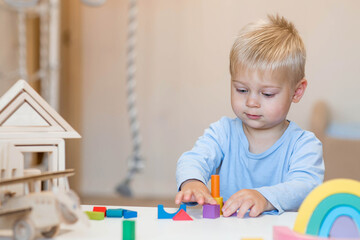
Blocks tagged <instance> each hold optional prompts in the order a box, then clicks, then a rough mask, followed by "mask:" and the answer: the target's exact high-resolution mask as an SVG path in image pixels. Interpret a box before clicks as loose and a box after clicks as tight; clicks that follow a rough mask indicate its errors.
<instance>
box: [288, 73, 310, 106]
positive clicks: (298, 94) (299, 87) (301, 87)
mask: <svg viewBox="0 0 360 240" xmlns="http://www.w3.org/2000/svg"><path fill="white" fill-rule="evenodd" d="M306 87H307V80H306V79H305V78H303V79H301V80H300V82H298V83H297V84H296V87H295V93H294V96H293V99H292V101H293V102H294V103H298V102H299V101H300V99H301V98H302V96H303V95H304V93H305V90H306Z"/></svg>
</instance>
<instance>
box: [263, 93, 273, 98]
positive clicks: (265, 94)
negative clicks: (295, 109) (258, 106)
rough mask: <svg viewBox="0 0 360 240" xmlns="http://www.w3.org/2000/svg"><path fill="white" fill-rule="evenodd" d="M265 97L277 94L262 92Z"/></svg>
mask: <svg viewBox="0 0 360 240" xmlns="http://www.w3.org/2000/svg"><path fill="white" fill-rule="evenodd" d="M262 94H263V95H264V96H265V97H273V96H275V94H274V93H262Z"/></svg>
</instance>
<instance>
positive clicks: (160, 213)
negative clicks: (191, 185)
mask: <svg viewBox="0 0 360 240" xmlns="http://www.w3.org/2000/svg"><path fill="white" fill-rule="evenodd" d="M181 209H183V210H184V211H185V212H186V205H185V204H181V205H180V207H179V209H178V210H177V211H176V212H175V213H168V212H166V211H165V210H164V205H162V204H159V205H158V219H172V218H173V217H174V216H175V215H176V214H177V213H178V212H180V210H181Z"/></svg>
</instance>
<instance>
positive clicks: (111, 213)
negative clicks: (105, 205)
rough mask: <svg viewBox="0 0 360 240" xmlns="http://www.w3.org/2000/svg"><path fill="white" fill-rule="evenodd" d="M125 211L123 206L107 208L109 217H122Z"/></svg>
mask: <svg viewBox="0 0 360 240" xmlns="http://www.w3.org/2000/svg"><path fill="white" fill-rule="evenodd" d="M123 213H124V209H122V208H118V209H108V210H106V216H107V217H114V218H122V217H123V215H124V214H123Z"/></svg>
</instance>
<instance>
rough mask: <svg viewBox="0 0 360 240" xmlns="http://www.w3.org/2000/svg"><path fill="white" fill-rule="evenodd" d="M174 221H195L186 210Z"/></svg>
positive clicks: (175, 217) (182, 210)
mask: <svg viewBox="0 0 360 240" xmlns="http://www.w3.org/2000/svg"><path fill="white" fill-rule="evenodd" d="M173 220H174V221H192V220H193V219H192V218H191V217H190V216H189V214H187V213H186V212H185V211H184V209H181V210H180V211H179V212H178V213H177V214H176V215H175V216H174V217H173Z"/></svg>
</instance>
